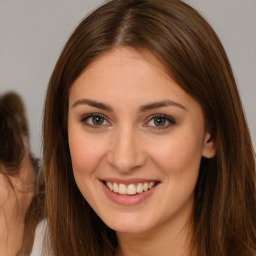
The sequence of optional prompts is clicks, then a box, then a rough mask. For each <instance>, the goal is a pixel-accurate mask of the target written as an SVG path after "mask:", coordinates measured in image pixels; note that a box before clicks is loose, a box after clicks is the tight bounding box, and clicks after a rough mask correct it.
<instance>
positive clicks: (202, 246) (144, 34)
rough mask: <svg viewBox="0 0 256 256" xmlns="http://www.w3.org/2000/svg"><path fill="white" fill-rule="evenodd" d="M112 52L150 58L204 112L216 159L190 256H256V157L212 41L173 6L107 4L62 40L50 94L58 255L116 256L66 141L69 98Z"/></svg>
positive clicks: (205, 172) (189, 14) (197, 210)
mask: <svg viewBox="0 0 256 256" xmlns="http://www.w3.org/2000/svg"><path fill="white" fill-rule="evenodd" d="M115 47H132V48H135V49H137V50H138V51H139V50H140V49H141V48H143V49H147V50H149V51H150V52H151V53H152V54H154V56H155V57H156V58H158V59H159V60H160V61H161V62H162V63H163V64H164V66H165V67H166V68H167V70H168V72H169V74H170V76H171V77H172V78H173V79H174V80H175V81H176V82H177V83H178V84H179V86H180V87H181V88H182V89H183V90H184V91H186V92H187V93H188V94H189V95H190V96H192V97H193V98H194V99H195V100H196V101H197V102H199V104H200V105H201V107H202V109H203V112H204V116H205V120H206V125H207V127H208V129H209V130H210V131H211V132H212V134H213V137H214V140H215V143H216V148H217V153H216V156H215V157H214V158H212V159H204V158H203V159H202V163H201V167H200V173H199V178H198V182H197V186H196V190H195V205H194V213H193V216H191V222H192V230H191V232H192V237H193V238H192V241H191V251H192V253H191V255H200V256H217V255H218V256H219V255H222V256H230V255H232V256H235V255H237V256H238V255H239V256H241V255H247V256H252V255H255V254H256V193H255V154H254V150H253V146H252V142H251V139H250V135H249V131H248V128H247V124H246V120H245V117H244V113H243V109H242V105H241V102H240V98H239V94H238V91H237V87H236V83H235V80H234V77H233V74H232V70H231V67H230V64H229V61H228V59H227V56H226V54H225V51H224V49H223V47H222V44H221V42H220V40H219V39H218V37H217V35H216V34H215V32H214V31H213V29H212V28H211V27H210V25H209V24H208V23H207V22H206V21H205V20H204V19H203V18H202V17H201V16H200V14H198V13H197V12H196V11H195V10H194V9H193V8H191V7H190V6H188V5H187V4H185V3H183V2H182V1H178V0H113V1H110V2H108V3H106V4H104V5H103V6H102V7H100V8H98V9H97V10H96V11H95V12H93V13H92V14H91V15H90V16H88V17H87V18H85V19H84V20H83V21H82V22H81V23H80V25H79V26H78V27H77V29H76V30H75V31H74V33H73V34H72V36H71V37H70V39H69V40H68V42H67V44H66V46H65V47H64V50H63V52H62V53H61V56H60V58H59V60H58V62H57V64H56V67H55V69H54V71H53V74H52V77H51V79H50V82H49V87H48V91H47V97H46V103H45V114H44V125H43V133H44V146H43V150H44V158H43V161H44V171H45V181H46V210H47V218H48V221H49V227H50V241H51V245H52V247H53V251H54V255H56V256H59V255H90V256H96V255H97V256H102V255H105V256H107V255H108V256H110V255H111V256H112V255H114V251H115V247H116V245H117V240H116V236H115V232H114V231H113V230H111V229H110V228H108V227H107V226H106V225H105V224H104V223H103V222H102V221H101V220H100V218H99V217H98V216H97V215H96V214H95V213H94V211H93V210H92V209H91V207H90V206H89V205H88V204H87V202H86V200H85V199H84V198H83V196H82V195H81V193H80V191H79V189H78V188H77V185H76V183H75V180H74V177H73V172H72V165H71V158H70V153H69V145H68V137H67V115H68V104H69V102H68V97H69V89H70V87H71V86H72V84H73V82H74V81H75V80H76V78H77V77H78V76H79V75H80V74H81V72H82V71H83V70H84V69H85V68H86V67H87V66H88V65H89V64H90V63H91V62H93V61H94V60H95V59H97V58H98V57H100V56H101V55H102V54H104V52H106V51H110V50H111V49H113V48H115Z"/></svg>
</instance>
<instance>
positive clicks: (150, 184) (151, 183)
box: [148, 181, 156, 189]
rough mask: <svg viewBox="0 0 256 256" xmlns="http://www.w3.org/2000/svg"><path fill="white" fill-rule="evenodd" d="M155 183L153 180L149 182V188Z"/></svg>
mask: <svg viewBox="0 0 256 256" xmlns="http://www.w3.org/2000/svg"><path fill="white" fill-rule="evenodd" d="M155 184H156V183H155V182H153V181H152V182H149V184H148V188H149V189H151V188H153V187H154V185H155Z"/></svg>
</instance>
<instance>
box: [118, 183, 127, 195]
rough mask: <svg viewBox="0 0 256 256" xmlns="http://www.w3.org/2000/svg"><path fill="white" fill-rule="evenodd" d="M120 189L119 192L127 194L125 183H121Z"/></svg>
mask: <svg viewBox="0 0 256 256" xmlns="http://www.w3.org/2000/svg"><path fill="white" fill-rule="evenodd" d="M118 190H119V191H118V192H119V194H121V195H126V191H127V188H126V186H125V185H124V184H119V189H118Z"/></svg>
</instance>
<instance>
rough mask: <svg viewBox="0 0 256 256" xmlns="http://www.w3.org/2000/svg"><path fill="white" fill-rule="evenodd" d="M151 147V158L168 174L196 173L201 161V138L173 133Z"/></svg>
mask: <svg viewBox="0 0 256 256" xmlns="http://www.w3.org/2000/svg"><path fill="white" fill-rule="evenodd" d="M158 145H159V146H158V147H151V148H152V150H151V152H150V154H151V158H152V159H153V160H154V162H155V163H156V164H157V165H158V166H160V167H161V170H162V171H163V172H165V173H166V174H168V175H173V176H184V174H186V173H188V175H190V174H191V172H192V173H193V174H197V173H198V170H199V166H200V161H201V139H198V138H196V137H195V136H194V137H192V136H191V137H189V136H186V135H185V136H183V135H179V134H175V135H174V136H173V137H172V138H168V139H165V140H163V141H162V142H161V143H159V144H158Z"/></svg>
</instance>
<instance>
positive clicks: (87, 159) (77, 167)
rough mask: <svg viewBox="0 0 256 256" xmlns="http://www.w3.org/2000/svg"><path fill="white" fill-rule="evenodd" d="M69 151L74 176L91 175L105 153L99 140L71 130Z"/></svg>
mask: <svg viewBox="0 0 256 256" xmlns="http://www.w3.org/2000/svg"><path fill="white" fill-rule="evenodd" d="M69 149H70V155H71V161H72V166H73V172H74V175H75V176H76V175H79V176H81V175H90V174H91V173H93V171H94V170H95V169H96V167H97V165H98V164H99V162H100V159H101V157H102V155H103V154H104V153H103V146H102V144H101V143H100V141H98V140H97V138H91V137H90V136H85V133H84V132H81V131H79V130H78V131H77V130H76V129H72V127H70V129H69Z"/></svg>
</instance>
